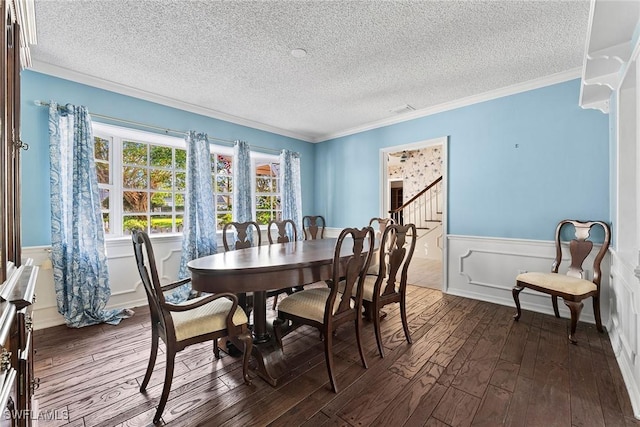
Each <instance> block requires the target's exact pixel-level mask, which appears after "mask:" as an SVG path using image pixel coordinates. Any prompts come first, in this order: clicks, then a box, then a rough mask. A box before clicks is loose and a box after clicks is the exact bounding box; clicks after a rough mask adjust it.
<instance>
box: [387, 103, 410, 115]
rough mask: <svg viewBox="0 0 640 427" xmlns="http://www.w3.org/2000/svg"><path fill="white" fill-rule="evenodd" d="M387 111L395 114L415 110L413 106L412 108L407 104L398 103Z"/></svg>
mask: <svg viewBox="0 0 640 427" xmlns="http://www.w3.org/2000/svg"><path fill="white" fill-rule="evenodd" d="M389 111H391V112H392V113H396V114H402V113H407V112H409V111H415V108H413V107H412V106H411V105H409V104H404V105H400V106H398V107H395V108H392V109H391V110H389Z"/></svg>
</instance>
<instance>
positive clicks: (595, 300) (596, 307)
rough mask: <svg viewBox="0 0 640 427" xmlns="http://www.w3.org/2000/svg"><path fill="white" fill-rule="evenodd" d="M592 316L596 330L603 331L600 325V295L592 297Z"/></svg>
mask: <svg viewBox="0 0 640 427" xmlns="http://www.w3.org/2000/svg"><path fill="white" fill-rule="evenodd" d="M592 298H593V316H594V317H595V318H596V328H597V329H598V332H604V328H603V327H602V319H601V318H600V297H599V296H597V295H594V296H593V297H592Z"/></svg>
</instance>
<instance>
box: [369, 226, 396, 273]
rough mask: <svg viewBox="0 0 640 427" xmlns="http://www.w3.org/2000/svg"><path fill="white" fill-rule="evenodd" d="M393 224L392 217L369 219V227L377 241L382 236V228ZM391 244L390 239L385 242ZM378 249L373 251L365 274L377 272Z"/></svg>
mask: <svg viewBox="0 0 640 427" xmlns="http://www.w3.org/2000/svg"><path fill="white" fill-rule="evenodd" d="M393 224H395V221H394V220H393V219H392V218H371V219H370V220H369V227H372V228H373V230H374V233H375V237H376V240H377V241H378V242H379V241H380V239H381V238H382V234H383V233H384V230H385V229H386V228H387V227H388V226H390V225H393ZM389 244H391V241H389V242H387V245H389ZM379 258H380V257H379V256H378V250H377V249H376V252H375V253H374V256H373V259H372V260H371V266H370V267H369V271H368V272H367V274H372V275H377V274H378V269H379V266H378V260H379Z"/></svg>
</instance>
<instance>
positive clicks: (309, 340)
mask: <svg viewBox="0 0 640 427" xmlns="http://www.w3.org/2000/svg"><path fill="white" fill-rule="evenodd" d="M408 300H409V323H410V328H411V332H412V336H413V345H408V344H407V343H406V342H405V341H404V336H403V333H402V328H401V325H400V321H399V314H398V309H397V308H394V307H390V308H388V309H387V310H386V311H387V312H388V317H387V318H386V319H385V320H384V321H383V322H382V326H383V338H384V341H385V348H386V357H385V358H384V359H381V358H380V357H379V356H378V354H377V350H376V348H375V338H374V335H373V328H372V325H371V324H366V326H365V328H364V337H365V343H366V346H367V348H368V349H369V351H368V352H367V356H368V361H369V369H364V368H362V366H361V365H360V363H359V357H358V351H357V346H356V345H355V342H354V339H355V338H354V333H353V330H350V328H349V327H347V326H345V327H343V328H342V329H340V330H339V331H338V334H337V337H336V343H337V345H336V346H335V356H336V357H335V360H336V367H337V370H338V372H339V373H338V375H337V380H338V384H339V385H340V387H341V391H340V393H339V394H334V393H333V392H332V391H331V390H330V386H329V383H328V377H327V372H326V368H325V364H324V356H323V350H322V348H323V347H322V343H321V342H320V341H319V339H318V333H317V332H316V331H315V330H313V329H307V328H306V327H303V328H300V329H298V330H297V331H296V332H295V333H293V334H291V335H289V336H287V337H286V338H285V340H284V349H285V354H286V358H287V363H288V364H289V366H291V368H292V369H295V371H296V375H295V378H294V379H293V380H292V381H290V382H289V383H286V384H283V385H282V386H280V387H277V388H272V387H271V386H269V385H267V384H266V383H265V382H264V381H262V380H261V379H260V378H257V377H256V376H255V374H254V375H253V385H251V386H246V385H244V384H243V383H242V380H241V368H240V361H239V359H235V358H233V357H231V356H226V355H225V356H223V357H222V358H221V359H220V360H215V359H214V358H213V353H212V347H211V345H210V344H203V345H197V346H193V347H192V348H189V349H187V350H185V351H183V352H182V353H180V354H178V356H177V359H176V372H175V377H174V381H173V387H172V391H171V395H170V400H169V402H168V404H167V407H166V409H165V412H164V416H163V421H164V423H166V424H167V425H170V426H195V425H211V426H220V425H225V426H226V425H229V426H231V425H237V426H240V425H243V426H244V425H261V426H263V425H273V426H288V427H291V426H297V425H306V426H320V425H341V426H349V425H352V426H364V425H379V426H401V425H405V426H417V425H421V426H422V425H427V426H464V425H484V426H497V425H509V426H520V425H522V426H524V425H528V426H631V425H633V426H637V425H640V423H639V422H637V421H635V420H634V419H633V416H632V410H631V406H630V402H629V398H628V395H627V391H626V389H625V386H624V384H623V380H622V377H621V374H620V371H619V368H618V366H617V364H616V361H615V358H614V355H613V352H612V349H611V345H610V343H609V340H608V337H607V335H606V334H598V333H597V332H596V330H595V327H594V326H593V325H588V324H585V323H580V324H579V326H578V333H577V338H578V339H579V344H578V345H577V346H575V345H570V344H569V343H568V340H567V321H566V320H564V319H560V320H559V319H555V318H554V317H552V316H547V315H541V314H534V313H531V312H527V311H525V312H524V313H523V316H522V319H521V321H520V322H519V323H516V322H514V321H513V320H512V318H511V316H512V314H513V312H514V309H513V308H510V307H503V306H499V305H495V304H490V303H485V302H480V301H475V300H470V299H465V298H460V297H455V296H450V295H443V294H442V293H441V292H439V291H436V290H432V289H427V288H420V287H415V286H411V287H410V289H409V298H408ZM35 339H36V341H35V342H36V348H37V356H36V375H37V376H38V377H40V379H41V383H40V384H41V386H40V388H39V389H38V390H37V392H36V398H37V399H38V402H39V407H40V411H49V413H53V411H56V412H55V413H57V414H58V415H62V416H59V417H58V418H65V416H66V415H67V414H68V420H59V421H57V422H50V423H46V424H45V423H43V422H41V423H40V425H69V426H143V425H150V424H151V419H152V417H153V413H154V411H155V408H154V407H155V405H156V403H157V400H158V397H159V396H160V391H161V387H162V384H161V382H162V378H163V376H164V361H163V354H162V355H159V360H158V364H157V365H156V370H155V372H154V374H153V376H152V378H151V384H150V386H149V387H148V394H147V395H143V394H141V393H140V392H139V391H138V387H139V384H140V382H141V381H142V377H143V374H144V371H145V368H146V364H147V358H148V356H149V347H150V331H149V319H148V311H147V309H146V308H139V309H136V315H135V316H134V317H132V318H130V319H126V320H124V321H123V322H122V323H121V324H120V325H119V326H109V325H98V326H92V327H88V328H83V329H80V330H72V329H67V328H66V327H55V328H50V329H47V330H42V331H37V334H36V337H35Z"/></svg>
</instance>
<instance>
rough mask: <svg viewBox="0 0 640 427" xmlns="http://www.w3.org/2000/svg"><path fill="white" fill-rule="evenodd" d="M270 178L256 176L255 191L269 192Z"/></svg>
mask: <svg viewBox="0 0 640 427" xmlns="http://www.w3.org/2000/svg"><path fill="white" fill-rule="evenodd" d="M270 192H271V180H270V179H269V178H260V177H257V178H256V193H270Z"/></svg>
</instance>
